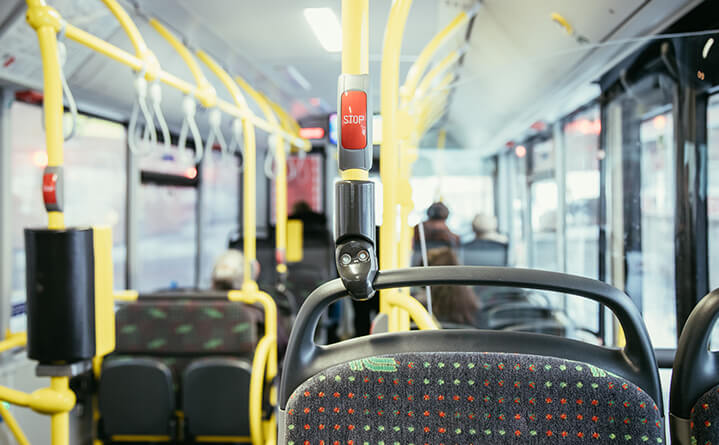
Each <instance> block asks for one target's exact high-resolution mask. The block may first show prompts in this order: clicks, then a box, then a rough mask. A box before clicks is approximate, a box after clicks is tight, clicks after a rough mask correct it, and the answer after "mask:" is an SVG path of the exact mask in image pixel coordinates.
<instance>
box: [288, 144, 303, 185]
mask: <svg viewBox="0 0 719 445" xmlns="http://www.w3.org/2000/svg"><path fill="white" fill-rule="evenodd" d="M287 152H288V153H289V152H290V146H288V147H287ZM287 159H290V158H289V156H288V157H287ZM305 159H307V152H306V151H305V150H303V149H301V148H300V149H299V150H297V161H295V162H288V163H287V170H288V171H287V180H288V181H292V180H294V179H295V178H297V177H298V176H299V175H300V174H302V172H303V171H304V169H305Z"/></svg>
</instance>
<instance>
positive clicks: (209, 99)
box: [150, 18, 217, 108]
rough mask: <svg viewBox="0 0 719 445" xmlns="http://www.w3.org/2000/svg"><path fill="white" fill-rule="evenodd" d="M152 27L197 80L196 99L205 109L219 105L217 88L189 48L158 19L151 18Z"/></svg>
mask: <svg viewBox="0 0 719 445" xmlns="http://www.w3.org/2000/svg"><path fill="white" fill-rule="evenodd" d="M150 26H152V27H153V28H154V29H155V31H157V32H158V34H160V35H161V36H162V38H164V39H165V40H166V41H167V43H169V44H170V46H172V48H173V49H174V50H175V51H176V52H177V54H178V55H179V56H180V57H182V60H183V61H184V62H185V64H186V65H187V67H188V68H189V69H190V72H191V73H192V77H193V78H194V79H195V84H197V92H196V93H195V97H197V100H199V101H200V104H202V106H203V107H205V108H212V107H214V106H215V105H216V104H217V93H216V92H215V88H214V87H213V86H212V84H211V83H210V81H209V80H207V77H205V74H204V73H203V72H202V69H201V68H200V65H199V64H198V63H197V60H195V58H194V57H193V56H192V53H191V52H190V50H189V49H187V47H186V46H185V45H184V44H183V43H182V42H181V41H180V40H179V39H178V38H177V37H175V35H174V34H172V33H171V32H170V31H169V30H168V29H167V28H165V27H164V26H163V25H162V23H160V22H159V21H158V20H157V19H155V18H151V19H150Z"/></svg>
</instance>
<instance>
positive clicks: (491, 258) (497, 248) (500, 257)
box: [461, 239, 509, 266]
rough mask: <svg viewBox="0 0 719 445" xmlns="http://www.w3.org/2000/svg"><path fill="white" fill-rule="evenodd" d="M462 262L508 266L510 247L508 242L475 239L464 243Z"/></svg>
mask: <svg viewBox="0 0 719 445" xmlns="http://www.w3.org/2000/svg"><path fill="white" fill-rule="evenodd" d="M461 250H462V263H463V264H464V265H466V266H506V265H507V263H508V261H507V256H508V251H509V247H508V245H507V243H500V242H498V241H492V240H484V239H475V240H474V241H472V242H469V243H466V244H462V247H461Z"/></svg>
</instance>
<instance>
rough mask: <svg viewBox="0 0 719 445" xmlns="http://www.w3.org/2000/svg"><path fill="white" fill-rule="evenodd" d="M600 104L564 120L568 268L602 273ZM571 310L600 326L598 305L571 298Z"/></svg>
mask: <svg viewBox="0 0 719 445" xmlns="http://www.w3.org/2000/svg"><path fill="white" fill-rule="evenodd" d="M600 129H601V124H600V121H599V107H598V106H593V107H591V108H589V109H588V110H586V111H583V112H581V113H579V114H577V115H576V116H574V117H572V119H571V120H569V121H568V122H566V123H565V124H564V128H563V135H564V145H565V150H566V157H565V159H566V161H565V162H566V198H565V199H566V207H565V209H566V241H565V242H566V255H567V257H566V263H565V264H566V272H567V273H570V274H575V275H582V276H585V277H588V278H595V279H596V278H598V275H599V132H600ZM567 306H568V307H567V310H568V313H570V314H572V318H573V319H575V320H577V322H578V324H579V325H581V326H583V327H586V328H589V329H591V330H592V331H594V332H597V331H598V330H599V305H598V304H597V303H594V302H591V301H588V300H586V299H583V298H582V299H580V298H571V297H570V298H569V299H568V301H567Z"/></svg>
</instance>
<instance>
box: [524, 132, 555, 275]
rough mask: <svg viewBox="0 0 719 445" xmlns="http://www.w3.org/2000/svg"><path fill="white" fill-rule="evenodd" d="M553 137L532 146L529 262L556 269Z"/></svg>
mask: <svg viewBox="0 0 719 445" xmlns="http://www.w3.org/2000/svg"><path fill="white" fill-rule="evenodd" d="M554 151H555V149H554V140H553V139H548V140H545V141H543V142H540V143H538V144H536V145H534V146H533V147H532V150H531V153H532V173H531V178H530V184H529V196H530V199H531V210H530V211H531V215H532V221H531V223H532V237H531V240H532V245H531V252H532V254H531V255H532V258H531V259H532V261H531V266H532V267H533V268H536V269H547V270H554V271H557V270H558V264H557V204H558V203H557V198H558V196H557V180H556V178H555V176H554V156H555V153H554Z"/></svg>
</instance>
